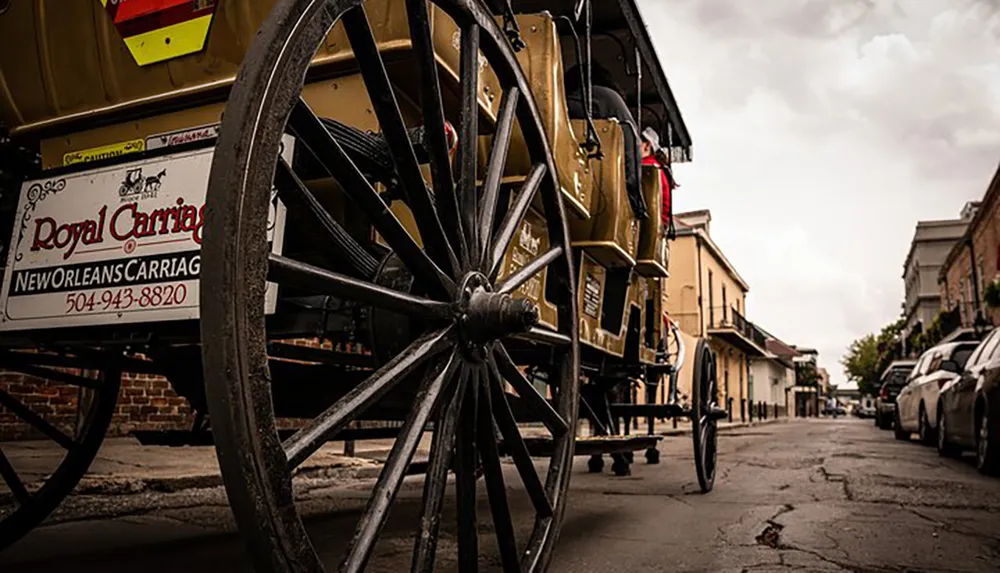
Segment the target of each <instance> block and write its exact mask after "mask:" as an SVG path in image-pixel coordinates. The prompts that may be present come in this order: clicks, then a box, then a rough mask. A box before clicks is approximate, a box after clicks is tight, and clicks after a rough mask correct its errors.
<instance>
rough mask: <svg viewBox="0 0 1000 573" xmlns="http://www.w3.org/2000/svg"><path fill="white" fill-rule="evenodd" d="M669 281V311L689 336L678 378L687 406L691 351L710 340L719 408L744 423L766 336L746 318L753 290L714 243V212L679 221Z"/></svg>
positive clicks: (677, 217)
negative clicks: (753, 364) (711, 227)
mask: <svg viewBox="0 0 1000 573" xmlns="http://www.w3.org/2000/svg"><path fill="white" fill-rule="evenodd" d="M674 218H675V222H676V228H677V238H676V239H675V240H674V241H673V242H672V244H671V246H670V278H669V279H667V288H666V289H665V300H664V307H665V308H666V309H667V312H668V314H669V315H670V318H671V320H673V321H675V322H676V323H677V324H678V326H679V327H680V329H681V331H682V332H683V333H684V335H685V346H686V347H687V357H686V358H687V359H686V360H685V364H686V366H684V368H683V370H682V371H681V373H680V375H679V377H678V387H679V391H680V393H681V398H682V400H684V399H690V396H691V371H692V368H691V367H690V364H692V361H691V358H692V355H691V353H692V351H693V349H694V345H695V342H696V340H697V339H698V338H707V339H708V341H709V345H710V346H711V348H712V350H714V351H715V353H716V354H717V355H718V358H719V360H718V376H719V403H720V404H721V405H722V407H724V408H726V409H727V410H728V411H729V413H730V417H731V418H732V419H734V420H739V419H745V418H746V417H747V416H748V415H749V412H748V410H747V408H748V407H749V403H750V401H751V399H752V396H753V379H752V376H751V371H750V364H751V361H752V360H755V359H760V358H764V357H765V356H767V350H766V340H765V336H764V333H763V332H761V331H760V329H758V328H757V327H756V326H754V325H753V323H751V322H749V321H748V320H746V318H745V309H746V295H747V293H748V292H749V291H750V286H749V285H748V284H747V282H746V281H745V280H743V278H742V277H741V276H740V274H739V273H738V272H736V268H735V267H733V265H732V263H730V262H729V260H728V259H727V258H726V256H725V255H724V254H723V253H722V249H720V248H719V246H718V245H716V244H715V242H714V241H712V237H711V234H710V232H709V224H710V223H711V221H712V215H711V213H710V212H709V211H707V210H703V211H692V212H689V213H677V214H675V215H674Z"/></svg>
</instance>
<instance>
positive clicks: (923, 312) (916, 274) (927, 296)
mask: <svg viewBox="0 0 1000 573" xmlns="http://www.w3.org/2000/svg"><path fill="white" fill-rule="evenodd" d="M978 206H979V203H978V202H973V203H968V204H966V206H965V208H963V209H962V214H961V215H960V217H959V218H958V219H948V220H940V221H918V222H917V227H916V230H915V231H914V233H913V240H912V241H911V242H910V250H909V252H908V253H907V254H906V261H905V262H904V263H903V285H904V292H905V295H904V299H903V318H904V319H905V321H906V324H905V326H904V327H903V332H902V339H903V340H904V341H909V343H908V344H907V345H906V348H905V351H906V353H907V354H911V355H912V354H913V351H912V350H911V348H912V341H913V339H914V337H916V335H918V334H920V333H921V332H924V331H925V330H926V329H927V328H929V327H930V325H931V324H932V323H933V322H934V319H935V318H936V317H937V315H938V313H940V312H941V288H940V286H939V285H938V275H939V274H940V272H941V268H942V266H943V265H944V262H945V259H947V258H948V253H950V252H951V250H952V248H953V247H954V246H955V244H956V243H958V242H959V241H960V240H961V239H962V236H963V235H964V234H965V231H966V229H967V228H968V227H969V222H970V221H971V220H972V217H973V216H974V215H975V213H976V209H977V207H978Z"/></svg>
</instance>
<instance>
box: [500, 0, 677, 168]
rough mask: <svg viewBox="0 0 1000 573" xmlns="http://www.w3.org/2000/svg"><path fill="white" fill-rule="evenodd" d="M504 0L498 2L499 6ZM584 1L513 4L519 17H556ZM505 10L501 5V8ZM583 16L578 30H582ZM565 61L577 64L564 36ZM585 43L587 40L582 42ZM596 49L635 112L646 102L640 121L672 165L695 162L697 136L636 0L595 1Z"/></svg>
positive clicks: (532, 0) (518, 0) (596, 56)
mask: <svg viewBox="0 0 1000 573" xmlns="http://www.w3.org/2000/svg"><path fill="white" fill-rule="evenodd" d="M502 1H503V0H492V2H493V3H494V4H499V3H500V2H502ZM578 3H579V0H512V2H511V4H512V5H513V8H514V11H515V12H517V13H532V12H541V11H548V12H550V13H552V14H553V15H554V16H561V15H565V16H569V17H571V18H572V17H573V12H574V8H575V7H576V4H578ZM498 7H499V6H498ZM582 21H583V16H581V24H580V26H578V29H580V30H582ZM564 34H565V36H564V37H563V38H562V40H563V41H562V49H563V60H564V61H565V62H567V65H566V67H567V68H568V67H569V66H570V65H572V64H570V62H574V61H575V60H576V54H575V51H574V47H573V39H572V36H571V35H570V34H569V33H568V32H566V31H564ZM581 40H582V38H581ZM591 41H592V46H593V48H592V50H593V59H594V62H595V63H598V64H600V65H601V66H603V67H604V68H606V69H607V70H608V71H610V72H611V73H612V75H614V76H615V80H616V83H617V84H618V85H619V86H620V87H621V88H622V90H623V91H624V92H625V99H626V101H627V102H628V104H629V106H630V107H632V109H633V110H635V109H636V104H637V103H640V102H641V105H642V109H641V114H640V117H639V118H638V119H640V120H641V122H642V124H643V126H647V125H648V126H653V128H654V129H656V130H657V132H659V134H660V143H661V144H663V145H664V146H665V147H666V146H668V145H669V147H670V148H671V160H672V161H675V162H681V161H690V160H691V143H692V142H691V135H690V133H688V129H687V126H686V125H685V124H684V118H683V117H682V116H681V111H680V108H679V107H678V105H677V101H676V100H675V99H674V94H673V91H671V89H670V84H669V83H668V82H667V77H666V74H664V72H663V67H662V66H661V64H660V58H659V56H658V55H657V53H656V48H655V46H654V45H653V42H652V39H651V38H650V35H649V30H648V27H647V25H646V22H645V21H643V18H642V14H641V13H640V11H639V7H638V6H637V5H636V2H635V0H599V1H594V2H593V29H592V40H591ZM636 49H638V51H639V54H640V56H641V58H642V62H643V68H642V90H641V93H640V91H639V90H638V89H637V87H636V62H635V50H636Z"/></svg>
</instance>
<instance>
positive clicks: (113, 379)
mask: <svg viewBox="0 0 1000 573" xmlns="http://www.w3.org/2000/svg"><path fill="white" fill-rule="evenodd" d="M95 356H100V355H96V354H95ZM57 368H58V369H59V370H57ZM66 369H72V370H77V371H79V372H80V373H74V372H72V371H69V372H68V371H66ZM0 370H3V371H5V372H10V373H15V374H25V375H28V376H31V377H32V378H34V379H35V381H33V382H30V383H31V384H37V383H38V382H37V381H38V380H44V381H47V382H48V383H49V385H50V386H56V387H65V388H68V389H72V390H74V393H76V394H77V395H78V396H79V395H80V394H82V392H76V391H75V389H83V390H85V391H89V392H91V399H90V400H89V404H88V405H87V406H85V407H84V409H83V411H82V412H81V413H83V416H82V420H83V421H82V423H81V424H78V425H77V428H76V429H75V430H70V431H69V432H68V433H67V432H66V431H64V429H65V428H59V427H56V425H55V424H53V423H51V422H50V421H48V420H46V417H45V415H44V414H41V413H39V412H38V411H36V410H37V408H36V407H34V406H33V405H32V404H25V403H24V402H22V401H21V400H19V399H18V398H17V397H16V396H14V395H12V394H11V393H10V392H7V391H5V390H4V389H3V388H0V412H2V411H4V410H6V411H8V412H10V413H11V414H13V415H14V417H15V418H17V419H19V420H20V421H21V422H23V423H24V424H25V425H27V426H29V427H31V428H32V429H33V430H34V431H36V432H38V433H39V434H40V435H42V436H44V437H45V439H47V440H50V441H53V442H55V443H56V444H57V445H58V446H59V447H61V448H62V449H63V450H65V452H66V453H65V455H64V456H63V457H62V459H61V460H60V462H59V465H58V467H56V469H55V471H53V472H52V473H51V474H50V475H49V476H47V477H46V479H45V483H43V484H42V485H41V486H40V487H34V484H31V483H25V482H24V481H23V480H22V476H20V475H19V474H18V472H17V469H16V467H15V466H16V464H15V463H12V461H11V459H10V458H9V457H8V456H7V455H6V454H5V453H4V451H3V446H2V445H0V483H4V484H6V486H7V489H8V490H9V491H8V492H6V493H5V494H0V550H3V549H4V548H6V547H8V546H10V545H11V544H13V543H14V542H16V541H17V540H19V539H21V538H22V537H24V536H25V535H26V534H27V533H28V532H29V531H31V530H32V529H34V528H35V527H37V526H38V525H40V524H41V523H42V521H44V520H45V518H46V517H48V516H49V514H50V513H52V511H53V510H55V509H56V507H58V506H59V504H60V503H61V502H62V501H63V499H65V498H66V496H68V495H69V494H70V492H72V491H73V488H74V487H76V485H77V484H78V483H79V482H80V479H81V478H82V477H83V476H84V474H85V473H86V472H87V469H88V468H89V467H90V464H91V463H92V462H93V461H94V457H95V456H96V455H97V451H98V450H99V449H100V447H101V442H102V441H103V440H104V435H105V434H106V433H107V431H108V426H109V425H110V423H111V417H112V415H113V414H114V411H115V404H116V403H117V401H118V388H119V387H120V385H121V369H120V368H119V367H116V366H113V361H112V360H102V359H100V358H89V359H88V358H84V357H82V356H78V355H77V356H71V355H67V354H62V353H59V354H57V353H49V352H19V351H16V350H3V351H0ZM88 373H90V375H87V374H88Z"/></svg>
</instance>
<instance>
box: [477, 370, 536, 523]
mask: <svg viewBox="0 0 1000 573" xmlns="http://www.w3.org/2000/svg"><path fill="white" fill-rule="evenodd" d="M487 363H488V366H489V387H490V395H491V397H492V401H493V416H494V418H495V419H496V423H497V427H498V428H499V429H500V433H501V434H502V435H503V443H504V449H505V450H506V451H507V452H508V453H509V454H510V457H511V458H513V460H514V465H515V466H516V467H517V471H518V473H519V474H520V475H521V481H522V482H523V483H524V488H525V489H526V490H527V491H528V496H529V497H530V498H531V503H532V504H533V505H534V506H535V512H536V513H538V514H539V515H540V516H542V517H551V516H552V502H550V501H549V497H548V495H546V493H545V486H543V485H542V480H541V479H539V477H538V472H537V471H536V470H535V464H534V463H533V462H532V461H531V454H530V453H528V446H527V445H526V444H525V443H524V439H523V438H522V437H521V431H520V430H518V429H517V422H516V421H515V420H514V413H513V412H512V411H511V409H510V403H508V402H507V397H506V396H505V395H504V391H503V385H502V380H503V378H502V377H501V376H500V372H499V371H498V369H497V365H496V361H495V360H494V358H493V357H492V356H489V357H487Z"/></svg>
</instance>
